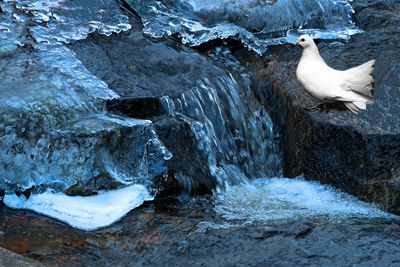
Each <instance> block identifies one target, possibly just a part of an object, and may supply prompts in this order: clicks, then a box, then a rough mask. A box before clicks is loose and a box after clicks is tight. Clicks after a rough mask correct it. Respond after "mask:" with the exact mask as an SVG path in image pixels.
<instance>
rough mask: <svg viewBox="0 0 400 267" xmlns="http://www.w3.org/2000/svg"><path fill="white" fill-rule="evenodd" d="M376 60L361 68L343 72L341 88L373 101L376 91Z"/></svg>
mask: <svg viewBox="0 0 400 267" xmlns="http://www.w3.org/2000/svg"><path fill="white" fill-rule="evenodd" d="M374 64H375V60H371V61H368V62H366V63H364V64H362V65H360V66H357V67H354V68H351V69H348V70H346V71H343V72H342V77H343V81H342V82H341V84H340V86H341V88H342V89H344V90H346V91H354V92H357V93H359V94H362V95H364V96H367V97H370V98H371V100H372V96H373V90H374V77H373V76H372V73H373V71H374Z"/></svg>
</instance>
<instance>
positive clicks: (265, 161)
mask: <svg viewBox="0 0 400 267" xmlns="http://www.w3.org/2000/svg"><path fill="white" fill-rule="evenodd" d="M162 100H163V101H164V105H165V106H166V107H167V108H168V113H169V114H170V115H171V116H179V117H180V118H182V119H183V120H184V121H185V122H187V123H188V124H189V125H190V127H191V130H192V132H193V133H194V135H195V138H196V143H197V149H198V151H199V153H203V154H204V155H205V158H207V161H208V162H207V163H205V164H208V167H209V170H210V173H211V175H212V176H213V177H214V178H215V179H216V181H217V185H219V186H222V185H224V184H237V183H240V182H244V181H245V180H246V179H247V178H249V177H261V176H280V175H281V164H280V156H279V142H278V141H277V140H279V136H278V134H277V133H276V132H275V131H274V127H273V124H272V121H271V118H270V117H269V115H268V113H267V112H266V111H265V110H264V107H263V106H262V105H261V104H260V103H257V101H256V100H255V98H254V96H253V95H252V92H251V88H250V79H249V77H248V75H246V74H245V73H244V74H241V75H239V76H237V77H234V76H233V75H232V73H229V72H219V73H216V76H214V77H203V78H202V79H200V80H199V81H198V82H197V85H196V86H194V87H193V88H190V89H188V90H187V91H185V92H184V93H183V94H182V95H181V96H180V97H179V98H176V99H171V98H170V97H168V96H164V97H163V98H162ZM192 178H195V177H192ZM187 179H190V178H188V177H186V180H187ZM184 183H189V184H190V182H187V181H186V182H184Z"/></svg>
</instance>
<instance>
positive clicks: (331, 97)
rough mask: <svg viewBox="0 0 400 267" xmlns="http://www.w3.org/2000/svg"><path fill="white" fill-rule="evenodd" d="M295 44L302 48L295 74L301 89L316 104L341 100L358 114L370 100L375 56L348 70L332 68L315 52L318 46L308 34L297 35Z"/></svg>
mask: <svg viewBox="0 0 400 267" xmlns="http://www.w3.org/2000/svg"><path fill="white" fill-rule="evenodd" d="M296 45H300V46H301V47H302V48H303V52H302V54H301V58H300V62H299V65H298V66H297V70H296V77H297V79H298V80H299V82H300V83H301V85H302V86H303V87H304V90H305V91H306V92H307V93H308V94H309V95H310V96H311V97H312V98H313V99H314V100H315V101H316V102H317V103H318V104H317V105H315V106H313V107H311V108H316V107H317V106H319V105H320V104H326V103H332V102H335V101H341V102H343V103H344V104H345V105H346V107H347V108H348V109H349V110H350V111H351V112H353V113H354V114H358V112H360V110H365V109H366V108H367V104H371V103H373V102H374V98H373V90H374V77H373V76H372V73H373V71H374V64H375V59H373V60H371V61H368V62H366V63H364V64H362V65H360V66H357V67H354V68H351V69H348V70H344V71H341V70H335V69H333V68H331V67H329V66H328V65H327V64H326V63H325V61H324V60H323V59H322V57H321V56H320V55H319V52H318V47H317V46H316V45H315V43H314V41H313V39H312V38H311V37H310V36H308V35H301V36H300V37H299V39H298V40H297V43H296Z"/></svg>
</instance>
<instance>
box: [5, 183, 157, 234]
mask: <svg viewBox="0 0 400 267" xmlns="http://www.w3.org/2000/svg"><path fill="white" fill-rule="evenodd" d="M147 200H153V197H152V196H151V195H150V193H149V191H148V190H147V189H146V188H145V187H144V186H143V185H139V184H134V185H130V186H127V187H124V188H120V189H116V190H111V191H106V192H103V193H100V194H98V195H95V196H86V197H82V196H68V195H65V194H63V193H57V192H54V191H50V190H49V191H46V192H44V193H41V194H32V195H31V196H30V197H29V198H28V199H26V197H25V196H24V195H21V196H20V197H18V196H17V195H15V194H6V195H5V196H4V200H3V202H4V204H5V205H6V206H8V207H10V208H14V209H28V210H32V211H35V212H37V213H40V214H43V215H46V216H49V217H53V218H55V219H57V220H60V221H63V222H65V223H67V224H69V225H70V226H72V227H75V228H78V229H82V230H95V229H98V228H100V227H105V226H109V225H111V224H112V223H114V222H115V221H117V220H119V219H120V218H121V217H123V216H124V215H125V214H126V213H128V212H129V211H130V210H132V209H134V208H136V207H138V206H140V205H141V204H143V202H144V201H147Z"/></svg>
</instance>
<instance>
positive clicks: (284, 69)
mask: <svg viewBox="0 0 400 267" xmlns="http://www.w3.org/2000/svg"><path fill="white" fill-rule="evenodd" d="M389 2H390V1H389ZM385 3H386V2H385ZM377 5H379V7H377ZM354 8H355V11H356V12H355V14H356V15H355V18H354V20H355V21H356V23H357V25H358V26H359V27H360V28H361V29H363V30H364V31H365V32H364V33H363V34H359V35H355V36H353V37H352V38H351V39H350V40H349V41H348V42H337V41H331V42H321V43H319V44H318V47H319V50H320V54H321V56H322V57H323V58H324V59H325V61H326V62H327V63H328V64H329V65H330V66H332V67H334V68H336V69H347V68H350V67H354V66H357V65H359V64H361V63H363V62H366V61H368V60H370V59H373V58H375V59H376V60H377V62H376V66H375V82H376V86H375V102H374V103H373V104H372V105H368V107H367V110H366V111H363V112H361V113H360V114H359V115H353V114H352V113H351V112H350V111H348V110H346V109H345V108H344V107H341V106H332V107H330V109H328V110H325V111H322V112H321V111H317V110H307V109H306V108H305V107H307V106H310V105H312V104H313V102H312V100H311V99H310V98H309V97H308V96H307V95H306V94H305V92H304V91H303V89H302V88H301V85H300V84H299V82H298V81H297V80H296V77H295V71H296V67H297V64H298V61H299V58H300V55H301V50H300V48H297V47H294V46H292V45H286V46H280V47H274V48H272V49H271V50H270V51H269V53H268V54H269V56H268V57H264V58H259V57H253V58H252V59H250V60H249V57H248V53H247V52H245V51H237V52H236V56H237V57H238V58H239V59H240V60H241V61H242V63H243V64H244V65H246V66H247V68H248V69H249V70H250V72H251V73H253V89H254V90H255V92H256V94H257V96H258V98H259V100H260V101H261V102H263V103H264V105H265V106H266V107H267V109H268V110H269V112H270V114H271V116H272V119H273V120H274V121H275V123H276V124H277V125H278V126H280V127H281V135H282V149H283V155H284V159H283V160H284V163H283V165H284V175H285V176H287V177H295V176H298V175H304V177H305V178H306V179H312V180H318V181H320V182H322V183H325V184H331V185H333V186H335V187H338V188H340V189H341V190H343V191H345V192H347V193H350V194H353V195H355V196H357V197H359V198H360V199H362V200H365V201H370V202H376V203H379V205H380V206H381V208H382V209H384V210H386V211H389V212H392V213H395V214H400V101H399V99H400V84H399V80H400V61H399V58H400V50H399V49H398V47H399V45H400V27H399V26H400V17H399V16H398V14H399V12H400V6H399V4H395V3H386V4H384V3H382V2H379V1H355V3H354ZM378 33H379V34H378Z"/></svg>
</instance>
